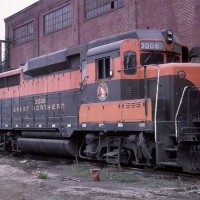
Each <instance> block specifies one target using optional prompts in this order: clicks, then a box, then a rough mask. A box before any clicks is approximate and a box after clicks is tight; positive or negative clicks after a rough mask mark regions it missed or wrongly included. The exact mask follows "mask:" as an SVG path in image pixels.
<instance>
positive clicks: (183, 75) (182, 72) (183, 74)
mask: <svg viewBox="0 0 200 200" xmlns="http://www.w3.org/2000/svg"><path fill="white" fill-rule="evenodd" d="M177 75H178V77H179V78H180V79H184V78H185V77H186V73H185V72H184V71H183V70H181V71H179V72H178V74H177Z"/></svg>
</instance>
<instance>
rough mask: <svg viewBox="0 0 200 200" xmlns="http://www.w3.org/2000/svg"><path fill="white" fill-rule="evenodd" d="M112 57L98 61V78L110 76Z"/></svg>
mask: <svg viewBox="0 0 200 200" xmlns="http://www.w3.org/2000/svg"><path fill="white" fill-rule="evenodd" d="M110 62H111V59H110V57H107V58H101V59H98V60H97V61H96V64H97V79H104V78H108V77H110V69H111V63H110Z"/></svg>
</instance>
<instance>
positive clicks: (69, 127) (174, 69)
mask: <svg viewBox="0 0 200 200" xmlns="http://www.w3.org/2000/svg"><path fill="white" fill-rule="evenodd" d="M199 57H200V55H199V48H198V47H195V48H193V49H192V50H191V51H190V52H189V51H188V48H187V47H185V46H183V45H181V42H180V41H179V39H178V37H177V36H176V35H175V34H174V33H173V32H172V31H171V30H167V29H166V30H151V29H148V30H135V31H131V32H126V33H122V34H119V35H115V36H111V37H106V38H101V39H97V40H95V41H92V42H89V43H85V44H80V45H77V46H73V47H69V48H66V49H63V50H60V51H57V52H53V53H50V54H48V55H43V56H39V57H36V58H32V59H30V60H28V61H27V62H26V64H25V65H24V66H22V67H20V68H17V69H14V70H11V71H7V72H3V73H1V74H0V135H1V137H0V148H1V150H2V151H13V152H15V151H17V152H25V153H36V154H46V155H51V156H64V157H74V158H83V159H88V160H98V161H105V162H107V163H113V164H119V163H124V164H133V165H135V166H137V165H139V166H141V165H142V166H147V167H160V166H173V167H180V168H182V170H183V171H185V172H190V173H199V172H200V90H199V89H200V78H199V74H200V63H199Z"/></svg>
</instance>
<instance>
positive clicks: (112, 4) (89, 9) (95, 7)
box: [85, 0, 124, 19]
mask: <svg viewBox="0 0 200 200" xmlns="http://www.w3.org/2000/svg"><path fill="white" fill-rule="evenodd" d="M123 1H124V0H85V18H86V19H90V18H93V17H96V16H98V15H101V14H104V13H106V12H109V11H111V10H113V9H116V8H119V7H122V6H123Z"/></svg>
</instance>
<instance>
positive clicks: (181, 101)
mask: <svg viewBox="0 0 200 200" xmlns="http://www.w3.org/2000/svg"><path fill="white" fill-rule="evenodd" d="M199 88H200V86H186V87H184V89H183V92H182V96H181V99H180V102H179V105H178V109H177V111H176V115H175V135H176V140H177V142H178V137H179V135H178V114H179V112H180V108H181V106H182V104H183V98H184V96H185V94H186V91H187V90H188V89H189V90H191V89H199ZM185 128H186V127H185ZM188 128H190V129H194V128H195V127H188Z"/></svg>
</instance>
